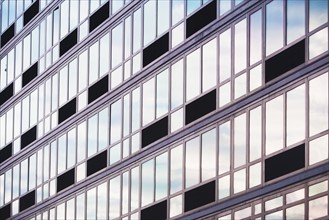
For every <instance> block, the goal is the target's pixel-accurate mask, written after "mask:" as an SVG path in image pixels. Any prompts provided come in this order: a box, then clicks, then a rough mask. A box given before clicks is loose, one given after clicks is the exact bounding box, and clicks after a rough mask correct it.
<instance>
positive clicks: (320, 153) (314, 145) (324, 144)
mask: <svg viewBox="0 0 329 220" xmlns="http://www.w3.org/2000/svg"><path fill="white" fill-rule="evenodd" d="M309 148H310V152H309V157H310V159H309V164H310V165H312V164H315V163H317V162H320V161H323V160H326V159H328V135H325V136H322V137H320V138H317V139H315V140H313V141H311V142H310V145H309Z"/></svg>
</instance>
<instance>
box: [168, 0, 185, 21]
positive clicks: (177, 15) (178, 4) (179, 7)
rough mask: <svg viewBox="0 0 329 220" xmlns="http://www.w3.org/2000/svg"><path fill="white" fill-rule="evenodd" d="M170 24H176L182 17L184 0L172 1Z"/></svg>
mask: <svg viewBox="0 0 329 220" xmlns="http://www.w3.org/2000/svg"><path fill="white" fill-rule="evenodd" d="M171 13H172V24H173V25H174V24H176V23H177V22H178V21H180V20H182V19H183V17H184V0H173V1H172V11H171Z"/></svg>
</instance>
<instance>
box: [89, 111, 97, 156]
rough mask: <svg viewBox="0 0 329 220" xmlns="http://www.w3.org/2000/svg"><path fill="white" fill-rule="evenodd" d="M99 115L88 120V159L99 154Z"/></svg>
mask: <svg viewBox="0 0 329 220" xmlns="http://www.w3.org/2000/svg"><path fill="white" fill-rule="evenodd" d="M97 137H98V136H97V114H96V115H94V116H92V117H91V118H89V119H88V136H87V138H88V157H90V156H91V155H93V154H94V153H96V152H97Z"/></svg>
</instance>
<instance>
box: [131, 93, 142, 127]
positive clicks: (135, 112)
mask: <svg viewBox="0 0 329 220" xmlns="http://www.w3.org/2000/svg"><path fill="white" fill-rule="evenodd" d="M140 106H141V104H140V88H136V89H135V90H134V91H133V92H132V116H131V117H132V120H131V130H132V132H134V131H135V130H137V129H138V128H139V127H140Z"/></svg>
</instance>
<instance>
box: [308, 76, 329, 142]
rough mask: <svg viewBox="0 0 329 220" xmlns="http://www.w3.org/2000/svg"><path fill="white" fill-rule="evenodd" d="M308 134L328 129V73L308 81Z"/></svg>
mask: <svg viewBox="0 0 329 220" xmlns="http://www.w3.org/2000/svg"><path fill="white" fill-rule="evenodd" d="M309 114H310V116H309V117H310V118H309V123H310V130H309V132H310V136H312V135H314V134H317V133H319V132H321V131H324V130H326V129H328V74H327V73H326V74H323V75H321V76H318V77H317V78H315V79H312V80H310V82H309Z"/></svg>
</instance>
